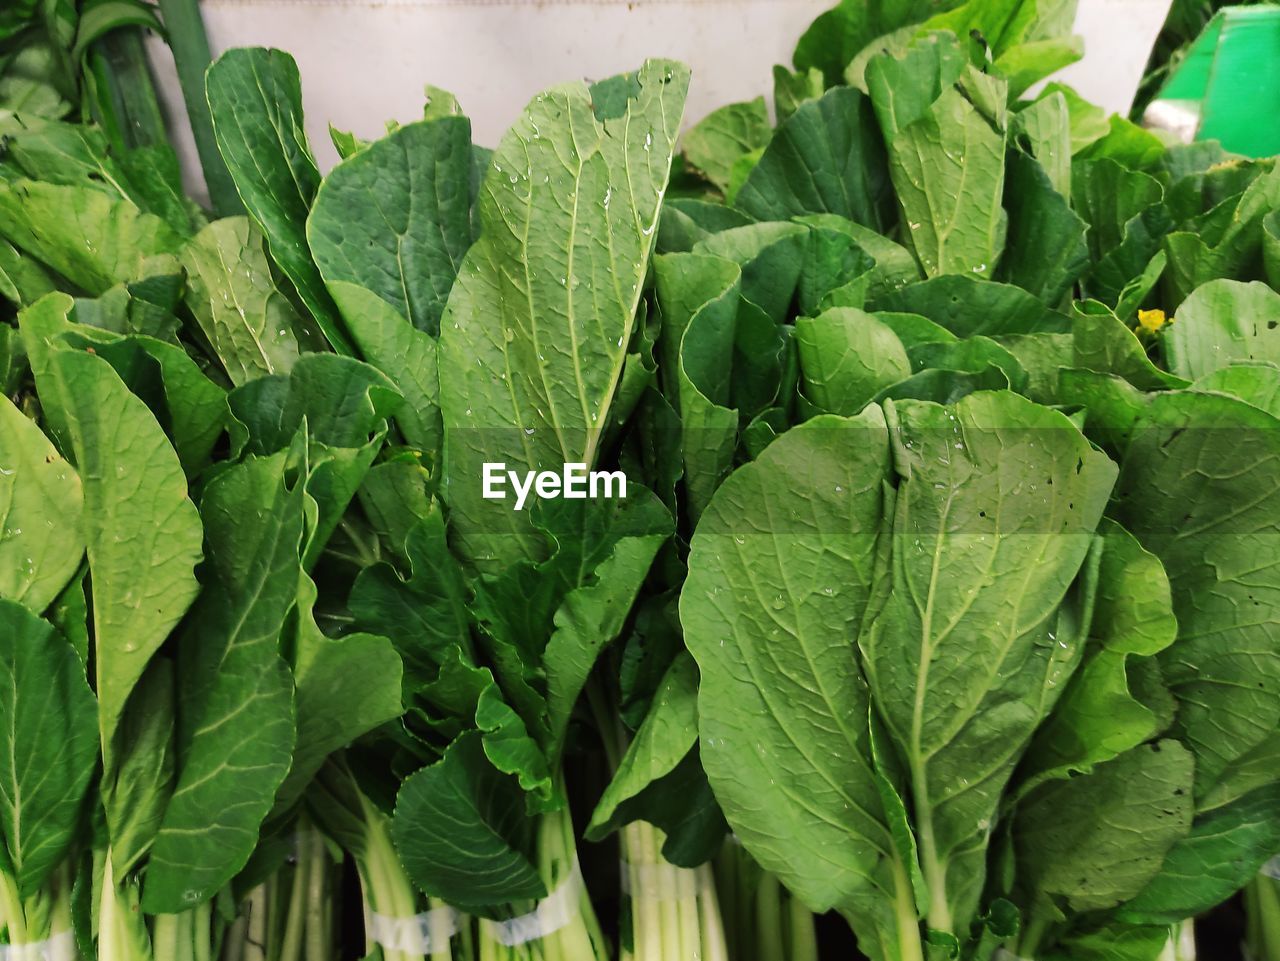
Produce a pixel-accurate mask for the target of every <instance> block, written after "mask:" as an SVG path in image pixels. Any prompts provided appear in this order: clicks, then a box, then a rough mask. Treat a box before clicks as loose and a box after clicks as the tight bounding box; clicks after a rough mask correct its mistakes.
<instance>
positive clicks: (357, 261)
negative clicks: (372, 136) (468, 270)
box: [307, 117, 471, 336]
mask: <svg viewBox="0 0 1280 961" xmlns="http://www.w3.org/2000/svg"><path fill="white" fill-rule="evenodd" d="M470 187H471V123H470V121H468V120H467V119H466V118H465V117H442V118H440V119H438V120H420V121H418V122H417V123H412V124H407V125H406V126H403V127H400V128H399V129H397V130H395V131H394V132H392V133H391V134H389V135H388V136H386V137H384V138H382V139H381V140H378V141H376V142H374V143H372V144H370V145H369V147H368V149H366V150H361V151H360V152H359V153H357V154H356V155H355V156H353V157H351V158H349V159H348V160H345V161H343V162H342V163H340V164H339V165H338V166H337V167H335V168H334V169H333V170H332V171H331V172H330V173H329V175H328V176H327V177H325V179H324V182H323V183H322V184H321V186H320V190H319V192H318V193H317V194H316V198H315V205H314V208H313V209H312V211H311V217H310V219H309V220H308V222H307V238H308V240H309V241H310V243H311V253H312V256H314V257H315V261H316V266H317V267H319V269H320V273H321V274H322V275H323V277H324V280H325V283H326V284H328V285H329V288H330V291H331V293H332V289H333V287H334V284H335V283H336V282H344V283H348V284H353V285H356V286H359V287H363V288H365V289H366V290H369V291H371V292H372V293H374V294H376V295H377V296H378V297H380V298H382V299H383V300H385V301H386V302H387V303H388V304H390V305H391V306H392V307H394V308H395V309H396V311H397V312H398V313H399V314H400V316H402V317H403V318H405V320H406V321H408V322H409V323H411V324H412V325H413V326H414V327H416V328H417V329H418V330H422V331H426V332H427V333H429V334H431V335H432V336H435V335H436V334H438V333H439V332H440V315H441V313H442V312H443V311H444V305H445V301H446V300H447V299H448V296H449V290H450V288H451V287H452V286H453V280H454V277H455V276H456V275H457V273H458V266H459V264H461V262H462V257H463V255H464V254H465V253H466V252H467V248H469V247H470V246H471V191H470ZM345 316H346V315H345V314H344V317H345Z"/></svg>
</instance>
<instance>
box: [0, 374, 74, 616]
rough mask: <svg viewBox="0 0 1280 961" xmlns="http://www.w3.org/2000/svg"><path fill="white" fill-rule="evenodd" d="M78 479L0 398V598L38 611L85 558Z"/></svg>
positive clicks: (37, 430)
mask: <svg viewBox="0 0 1280 961" xmlns="http://www.w3.org/2000/svg"><path fill="white" fill-rule="evenodd" d="M83 507H84V493H83V491H82V489H81V486H80V478H79V477H78V476H76V473H75V471H73V470H72V469H71V466H70V465H69V464H68V463H67V462H66V461H65V460H63V459H62V458H61V457H59V456H58V452H57V451H56V450H54V448H53V445H52V444H51V443H49V440H48V438H46V437H45V436H44V434H43V433H41V431H40V428H39V427H37V426H36V425H35V423H34V422H33V421H32V420H30V419H29V418H28V417H27V416H26V415H25V414H23V413H22V411H20V410H18V408H17V407H15V406H14V405H13V403H12V402H11V401H10V400H9V399H8V398H7V397H0V517H3V518H4V522H3V528H0V598H4V599H5V600H9V601H19V602H21V603H22V604H25V605H26V607H27V608H28V609H30V610H32V611H34V612H35V613H37V614H39V613H42V612H43V611H44V610H45V608H47V607H48V606H49V605H50V604H51V603H53V600H54V598H56V597H57V596H58V594H59V593H60V592H61V591H62V589H63V588H64V587H66V586H67V583H68V581H70V580H71V578H72V577H73V576H74V574H75V573H76V571H77V570H78V569H79V567H80V559H81V557H83V556H84V535H83V534H82V533H81V530H80V525H81V514H82V511H83Z"/></svg>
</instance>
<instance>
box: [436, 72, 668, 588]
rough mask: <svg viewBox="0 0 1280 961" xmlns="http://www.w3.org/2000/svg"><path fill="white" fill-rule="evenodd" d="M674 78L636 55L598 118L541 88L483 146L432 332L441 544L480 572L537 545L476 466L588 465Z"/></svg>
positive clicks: (663, 167) (643, 254) (636, 270)
mask: <svg viewBox="0 0 1280 961" xmlns="http://www.w3.org/2000/svg"><path fill="white" fill-rule="evenodd" d="M687 84H688V71H687V70H686V69H685V68H683V67H681V66H679V65H677V64H673V63H670V62H665V61H651V62H648V63H646V64H645V65H644V66H643V67H642V68H641V69H640V71H639V72H638V73H637V74H636V75H635V77H634V81H633V90H632V94H633V95H632V96H631V98H630V99H628V100H627V101H626V103H625V112H622V113H621V114H620V115H617V116H612V117H610V118H608V119H605V120H603V121H601V120H599V119H597V117H596V116H595V115H594V114H593V112H592V101H591V93H590V91H589V90H588V89H587V87H586V86H585V85H583V84H572V85H567V86H563V87H557V88H554V89H552V90H550V91H548V92H546V93H544V94H541V95H539V96H538V97H537V98H536V99H535V100H534V101H533V102H532V103H531V104H530V105H529V106H528V108H526V110H525V113H524V115H523V116H522V117H521V119H520V120H519V121H517V123H516V125H515V126H514V127H513V128H512V129H511V130H510V131H509V132H508V134H507V135H506V137H505V138H504V139H503V141H502V144H501V145H500V146H499V148H498V150H497V152H496V153H495V154H494V155H493V161H492V166H491V167H490V169H489V171H488V173H487V175H486V177H485V181H484V185H483V188H482V190H481V196H480V201H479V205H480V206H479V216H480V222H481V228H482V229H481V235H480V239H479V240H478V241H477V242H476V244H475V245H474V246H473V247H472V248H471V250H470V251H469V252H468V253H467V256H466V257H465V258H464V260H463V263H462V267H461V269H460V271H459V274H458V279H457V282H456V283H455V285H454V289H453V293H452V294H451V295H450V298H449V304H448V307H447V309H446V310H445V314H444V318H443V320H442V322H441V338H440V350H441V363H440V406H441V410H442V411H443V416H444V426H445V469H446V471H447V475H448V476H447V477H446V478H445V481H444V484H445V486H444V488H443V490H444V494H445V499H446V501H447V503H448V504H449V506H450V509H451V522H452V524H453V525H454V528H455V530H456V532H457V535H458V537H457V546H458V548H459V549H460V550H461V552H462V554H463V555H464V557H466V558H467V559H468V560H470V561H472V562H475V563H477V564H480V565H481V566H499V567H500V566H502V565H503V564H504V563H509V562H510V561H513V560H516V559H519V558H522V557H529V556H533V555H535V554H536V553H537V551H538V547H537V540H536V538H532V537H531V536H530V529H529V521H528V516H527V514H525V513H523V512H516V511H512V510H511V507H510V504H509V503H505V502H503V501H500V500H485V499H484V498H483V497H482V490H481V465H482V464H483V463H485V462H501V463H505V464H506V465H507V468H508V469H517V470H519V469H523V470H546V469H555V468H557V467H559V465H561V464H564V463H585V464H592V463H594V461H595V459H596V454H597V449H598V446H599V443H600V438H601V436H602V432H603V429H604V427H605V425H606V423H607V422H608V419H609V403H610V401H611V399H612V397H613V393H614V390H615V388H616V386H617V384H618V382H619V379H620V377H621V375H622V365H623V360H624V357H625V355H626V348H627V342H628V341H629V340H630V337H631V332H632V329H633V327H634V321H635V313H636V308H637V306H638V304H639V301H640V295H641V287H642V284H643V282H644V278H645V275H646V273H647V271H648V260H649V254H650V252H651V250H652V246H653V234H654V233H655V231H656V228H657V221H658V208H659V205H660V202H661V199H662V195H663V192H664V190H665V189H666V181H667V176H668V173H669V170H670V165H671V157H672V152H673V150H674V142H675V137H676V134H677V131H678V129H679V125H680V116H681V112H682V109H683V101H684V94H685V89H686V87H687ZM624 183H625V184H627V185H628V187H627V189H626V190H623V189H622V187H621V186H620V185H621V184H624Z"/></svg>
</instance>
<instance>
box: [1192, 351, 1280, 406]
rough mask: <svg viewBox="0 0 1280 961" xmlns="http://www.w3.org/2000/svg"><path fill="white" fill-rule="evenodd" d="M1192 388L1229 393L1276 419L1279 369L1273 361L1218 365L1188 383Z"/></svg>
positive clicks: (1279, 393)
mask: <svg viewBox="0 0 1280 961" xmlns="http://www.w3.org/2000/svg"><path fill="white" fill-rule="evenodd" d="M1191 389H1192V390H1200V391H1208V392H1211V393H1219V394H1230V395H1231V396H1232V397H1238V398H1240V399H1241V400H1242V401H1244V402H1245V403H1247V404H1252V405H1253V406H1254V407H1256V408H1258V409H1259V410H1264V411H1266V412H1267V413H1268V414H1270V415H1271V416H1272V417H1276V418H1280V368H1278V367H1276V366H1275V365H1273V364H1241V363H1236V364H1232V365H1231V366H1229V367H1219V368H1218V369H1217V370H1215V371H1213V372H1212V373H1210V374H1206V375H1205V376H1203V377H1201V378H1200V379H1199V380H1197V381H1196V382H1195V383H1194V384H1192V385H1191Z"/></svg>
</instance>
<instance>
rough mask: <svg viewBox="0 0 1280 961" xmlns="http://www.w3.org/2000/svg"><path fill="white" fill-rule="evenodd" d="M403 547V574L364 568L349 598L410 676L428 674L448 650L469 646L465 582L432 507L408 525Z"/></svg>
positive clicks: (361, 619) (388, 568)
mask: <svg viewBox="0 0 1280 961" xmlns="http://www.w3.org/2000/svg"><path fill="white" fill-rule="evenodd" d="M404 552H405V558H406V560H407V561H408V571H407V575H408V576H402V575H400V574H398V573H397V572H396V571H395V569H394V568H393V567H392V566H391V565H390V564H376V565H373V566H372V567H367V568H365V569H364V570H363V571H361V572H360V576H359V577H358V578H357V579H356V583H355V586H354V587H353V588H352V590H351V600H350V602H349V603H350V606H351V612H352V613H353V614H354V615H355V617H356V621H357V623H358V624H359V625H360V626H361V627H362V628H367V629H369V630H372V631H376V632H377V633H379V634H383V635H385V636H386V637H389V638H391V640H392V642H393V643H394V644H395V646H396V650H397V651H398V652H399V653H400V656H401V657H402V658H404V662H405V669H406V671H407V672H408V673H409V674H410V676H411V677H414V678H429V677H433V676H434V675H435V673H436V669H437V666H438V665H439V664H440V663H441V662H442V661H443V660H444V659H445V658H446V657H447V656H448V654H449V652H450V651H451V650H453V649H454V648H456V649H458V650H462V651H470V649H471V641H470V627H469V624H470V621H469V618H468V615H467V600H468V597H467V589H466V584H465V583H464V582H463V578H462V569H461V567H459V566H458V564H457V562H456V561H454V559H453V557H452V556H451V555H450V554H449V549H448V544H447V541H446V539H445V527H444V518H443V517H442V516H441V513H440V510H439V509H438V508H436V509H434V510H432V512H431V513H430V514H428V515H427V516H425V517H423V518H422V519H421V520H420V521H419V522H418V523H417V524H415V525H414V526H413V527H412V528H411V529H410V531H409V537H408V540H407V541H406V542H405V545H404Z"/></svg>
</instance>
